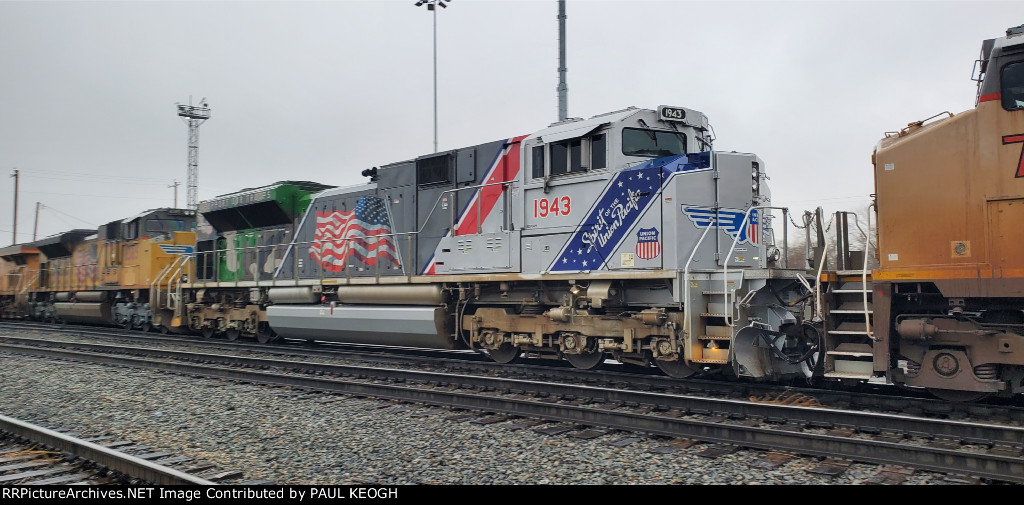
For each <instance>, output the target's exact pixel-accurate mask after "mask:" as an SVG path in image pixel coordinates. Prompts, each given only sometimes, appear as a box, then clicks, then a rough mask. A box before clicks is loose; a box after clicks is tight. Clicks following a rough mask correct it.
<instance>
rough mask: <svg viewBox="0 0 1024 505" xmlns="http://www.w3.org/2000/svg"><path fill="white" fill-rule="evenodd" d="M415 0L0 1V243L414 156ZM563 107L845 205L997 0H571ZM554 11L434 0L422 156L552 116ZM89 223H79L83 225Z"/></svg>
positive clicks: (996, 12)
mask: <svg viewBox="0 0 1024 505" xmlns="http://www.w3.org/2000/svg"><path fill="white" fill-rule="evenodd" d="M413 3H414V1H413V0H403V1H391V0H377V1H372V2H370V1H332V2H260V3H257V2H222V3H221V2H139V1H137V2H123V3H121V2H10V1H3V0H0V173H2V174H3V177H0V244H4V245H6V244H8V243H10V240H11V227H12V213H13V204H12V199H13V182H14V180H13V178H11V177H10V174H11V173H12V171H13V169H14V168H17V169H19V170H20V171H21V174H22V178H21V196H20V205H19V225H18V235H19V236H18V239H19V242H23V241H27V240H30V239H31V238H32V225H33V221H32V220H33V211H34V206H35V202H37V201H39V202H42V203H43V205H45V206H47V207H48V209H46V210H44V211H43V212H42V214H40V221H39V236H40V237H43V236H46V235H50V234H53V233H57V232H60V231H64V230H67V229H70V228H77V227H85V228H88V227H95V226H96V225H99V224H102V223H105V222H108V221H111V220H114V219H120V218H124V217H128V216H131V215H134V214H137V213H139V212H141V211H143V210H145V209H148V208H155V207H160V206H171V205H172V203H173V190H172V189H171V188H169V187H167V186H168V185H170V184H171V183H172V181H174V180H177V181H179V182H182V186H181V187H180V189H179V205H180V206H184V205H185V203H184V202H185V188H184V182H185V180H186V155H187V152H186V144H187V128H186V126H185V124H184V123H183V122H182V121H181V120H180V119H179V118H178V117H177V116H176V109H175V102H183V103H187V101H188V99H189V95H190V94H191V95H192V96H193V100H194V101H195V102H196V103H198V101H199V99H201V98H203V97H206V98H207V101H208V102H209V104H210V106H211V107H212V118H211V119H210V120H209V121H208V122H207V123H206V124H204V125H203V126H202V128H201V130H200V131H201V135H200V146H201V147H200V150H199V198H200V200H205V199H209V198H212V197H214V196H216V195H220V194H223V193H228V192H232V191H236V190H239V189H242V188H245V187H253V186H258V185H263V184H268V183H271V182H274V181H277V180H282V179H297V180H311V181H317V182H321V183H326V184H334V185H348V184H355V183H360V182H362V181H364V178H363V177H361V176H360V175H359V174H360V172H361V171H362V170H363V169H365V168H369V167H371V166H377V165H382V164H387V163H389V162H394V161H400V160H404V159H409V158H413V157H415V156H419V155H422V154H428V153H430V152H432V151H433V102H432V99H433V95H432V93H433V91H432V89H433V88H432V70H431V61H432V49H431V34H432V24H431V21H432V20H431V17H432V14H431V13H429V12H428V11H427V10H426V9H425V8H423V7H419V8H417V7H414V6H413ZM567 4H568V6H567V13H568V38H567V40H568V69H569V72H568V82H569V115H570V116H575V117H590V116H592V115H594V114H599V113H603V112H609V111H612V110H617V109H621V108H624V107H627V106H630V105H635V106H638V107H644V108H654V107H656V106H658V105H662V104H670V105H681V106H685V107H689V108H693V109H697V110H700V111H702V112H704V113H705V114H707V115H708V117H709V119H710V121H711V124H712V125H713V126H714V128H715V132H716V134H717V141H716V145H715V148H716V149H718V150H735V151H744V152H753V153H757V154H758V155H760V156H761V157H762V158H763V159H764V161H765V165H766V169H767V172H768V174H769V176H770V177H771V181H770V184H771V187H772V191H773V194H774V203H776V204H777V205H786V206H789V207H791V208H792V209H793V210H794V211H795V212H796V213H800V211H802V210H803V209H804V208H808V209H812V208H813V207H815V206H817V205H823V206H825V207H826V208H827V209H835V208H849V209H855V208H859V207H864V206H866V204H867V202H868V195H869V194H870V193H872V192H873V182H872V174H871V164H870V156H871V152H872V149H873V148H874V145H875V143H876V142H877V141H878V139H879V138H881V137H882V135H883V132H885V131H891V130H897V129H899V128H900V127H903V126H906V124H907V123H909V122H911V121H914V120H919V119H924V118H926V117H929V116H932V115H933V114H936V113H939V112H942V111H945V110H949V111H952V112H954V113H956V112H961V111H964V110H967V109H969V108H972V107H973V106H974V97H975V84H974V83H973V82H972V81H971V80H970V72H971V66H972V64H973V61H974V60H975V59H976V58H977V57H978V52H979V49H980V47H981V42H982V40H983V39H986V38H994V37H998V36H1001V35H1003V33H1004V31H1005V30H1006V28H1008V27H1009V26H1014V25H1017V24H1020V23H1022V22H1024V18H1013V14H1012V12H1011V11H1014V10H1016V9H1015V8H1016V7H1019V4H1015V3H1010V2H996V3H985V2H823V1H822V2H768V1H765V2H723V1H716V2H685V1H668V0H666V1H659V2H643V1H635V0H633V1H583V0H569V1H568V2H567ZM556 15H557V2H556V1H555V0H543V1H540V0H537V1H497V0H494V1H485V0H455V2H453V3H452V4H450V6H449V8H448V9H445V10H441V11H440V13H439V14H438V20H437V23H438V72H439V77H438V86H439V141H440V148H441V149H442V150H444V149H452V148H458V147H463V146H470V145H474V144H478V143H482V142H487V141H491V140H497V139H501V138H507V137H511V136H514V135H522V134H528V133H531V132H534V131H536V130H539V129H541V128H544V127H545V126H547V125H548V124H549V123H551V122H552V121H554V120H555V119H557V93H556V89H555V88H556V86H557V83H558V75H557V60H558V41H557V38H558V24H557V19H556ZM87 223H88V224H87Z"/></svg>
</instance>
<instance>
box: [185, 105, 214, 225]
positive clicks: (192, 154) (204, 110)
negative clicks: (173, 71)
mask: <svg viewBox="0 0 1024 505" xmlns="http://www.w3.org/2000/svg"><path fill="white" fill-rule="evenodd" d="M178 116H180V117H181V118H182V119H184V120H185V122H186V123H187V124H188V197H187V198H186V201H187V202H188V208H189V209H192V210H196V208H198V207H199V125H201V124H203V123H205V122H206V120H207V119H210V108H209V107H208V106H207V105H206V98H205V97H204V98H203V99H202V100H200V101H199V105H198V106H193V105H192V97H191V96H189V99H188V105H181V104H178Z"/></svg>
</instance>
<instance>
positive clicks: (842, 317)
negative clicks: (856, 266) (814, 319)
mask: <svg viewBox="0 0 1024 505" xmlns="http://www.w3.org/2000/svg"><path fill="white" fill-rule="evenodd" d="M835 276H836V279H835V280H834V281H832V282H830V283H829V287H830V289H829V291H828V292H827V299H828V304H827V309H826V318H825V319H826V327H825V332H826V337H825V338H826V342H827V345H826V349H829V350H828V351H826V352H825V377H830V378H836V379H870V378H871V377H873V376H874V362H873V360H874V355H875V354H874V335H873V332H872V330H871V327H872V324H873V318H874V310H873V306H872V297H871V274H870V273H868V274H867V275H866V278H867V282H866V283H865V282H864V278H865V275H864V274H863V272H861V271H850V270H841V271H838V272H836V273H835Z"/></svg>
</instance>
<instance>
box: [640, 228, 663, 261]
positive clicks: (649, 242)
mask: <svg viewBox="0 0 1024 505" xmlns="http://www.w3.org/2000/svg"><path fill="white" fill-rule="evenodd" d="M659 254H661V242H660V241H659V240H658V229H657V228H640V231H638V232H637V233H636V257H638V258H640V259H644V260H649V259H653V258H657V257H658V255H659Z"/></svg>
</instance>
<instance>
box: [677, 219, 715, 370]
mask: <svg viewBox="0 0 1024 505" xmlns="http://www.w3.org/2000/svg"><path fill="white" fill-rule="evenodd" d="M715 219H716V220H717V219H718V215H717V210H716V214H715ZM709 231H711V227H710V226H707V227H705V228H704V233H702V234H701V235H700V238H699V239H697V244H696V245H694V246H693V250H692V251H690V257H689V258H687V259H686V266H684V267H683V335H684V336H685V337H686V345H685V347H684V349H683V357H684V358H685V357H686V353H687V351H689V350H690V328H691V325H690V263H692V262H693V257H694V256H695V255H696V254H697V249H699V248H700V244H701V243H702V242H704V237H706V236H707V235H708V232H709Z"/></svg>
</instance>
